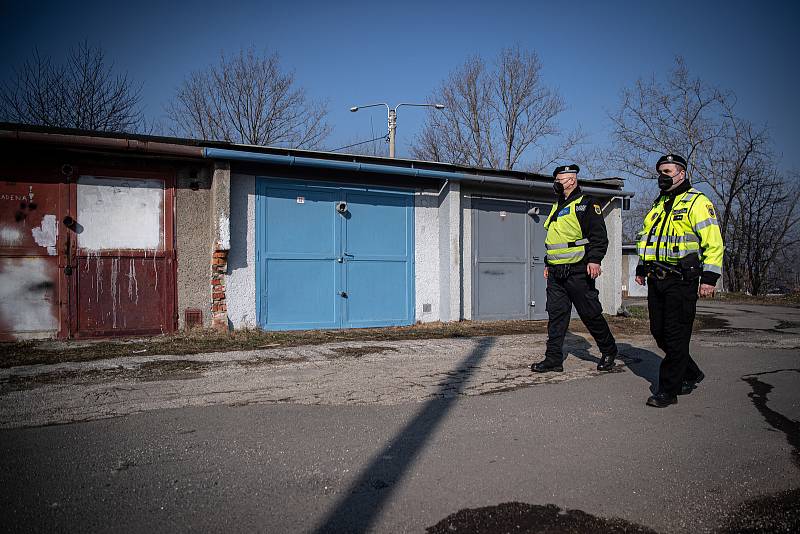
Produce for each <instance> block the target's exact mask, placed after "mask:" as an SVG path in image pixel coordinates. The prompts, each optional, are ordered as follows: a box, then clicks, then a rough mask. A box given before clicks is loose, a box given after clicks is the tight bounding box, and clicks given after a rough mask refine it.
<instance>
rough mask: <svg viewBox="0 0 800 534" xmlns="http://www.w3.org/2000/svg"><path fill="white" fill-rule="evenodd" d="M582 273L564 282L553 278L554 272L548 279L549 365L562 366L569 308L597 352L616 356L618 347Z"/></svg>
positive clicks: (590, 281) (590, 283)
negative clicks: (581, 323) (589, 335)
mask: <svg viewBox="0 0 800 534" xmlns="http://www.w3.org/2000/svg"><path fill="white" fill-rule="evenodd" d="M585 269H586V267H585V266H584V267H583V270H582V271H576V272H572V273H570V274H569V276H567V278H559V279H557V278H555V276H553V272H552V271H553V269H552V268H551V269H550V271H551V272H550V275H549V276H548V277H547V315H548V317H549V321H548V323H547V350H546V351H545V354H544V357H545V362H546V363H547V364H548V365H561V363H562V362H563V361H564V353H563V346H564V336H565V335H566V333H567V327H568V326H569V319H570V314H571V313H572V305H573V304H574V305H575V309H576V310H578V315H579V316H580V318H581V321H583V324H585V325H586V328H587V329H588V330H589V333H590V334H592V337H594V340H595V342H596V343H597V346H598V347H599V348H600V352H601V353H603V354H604V355H612V356H614V357H616V356H617V343H616V341H615V340H614V336H613V335H612V334H611V330H609V328H608V323H607V322H606V320H605V318H604V317H603V307H602V306H601V305H600V299H599V298H598V296H599V292H598V291H597V288H595V283H594V280H593V279H592V278H591V277H590V276H589V275H588V274H586V270H585Z"/></svg>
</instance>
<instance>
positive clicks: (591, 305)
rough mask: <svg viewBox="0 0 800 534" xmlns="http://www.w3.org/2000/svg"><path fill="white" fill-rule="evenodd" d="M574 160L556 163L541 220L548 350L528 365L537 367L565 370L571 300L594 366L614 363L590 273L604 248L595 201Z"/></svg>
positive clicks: (605, 241) (613, 347) (594, 273)
mask: <svg viewBox="0 0 800 534" xmlns="http://www.w3.org/2000/svg"><path fill="white" fill-rule="evenodd" d="M579 170H580V168H579V167H578V166H577V165H564V166H561V167H556V169H555V171H553V177H554V178H555V182H554V183H553V189H554V190H555V192H556V195H558V201H557V202H556V203H555V204H553V207H552V209H551V210H550V215H548V217H547V219H546V220H545V222H544V227H545V228H546V229H547V237H546V238H545V248H546V249H547V255H546V259H545V263H546V266H545V268H544V277H545V278H547V315H548V318H549V321H548V324H547V350H546V352H545V357H544V360H543V361H541V362H539V363H535V364H533V365H531V370H532V371H534V372H537V373H546V372H562V371H563V370H564V367H563V361H564V353H563V345H564V336H565V335H566V333H567V327H568V326H569V320H570V314H571V312H572V305H573V304H574V305H575V309H576V310H578V315H579V316H580V318H581V320H582V321H583V324H585V325H586V328H587V329H588V330H589V333H591V334H592V336H593V337H594V340H595V341H596V342H597V346H598V347H599V348H600V352H601V354H602V357H601V359H600V362H599V363H598V364H597V369H598V370H599V371H608V370H610V369H611V368H613V367H614V359H615V358H616V357H617V354H618V353H617V344H616V342H615V341H614V336H613V335H612V334H611V330H609V328H608V323H607V322H606V320H605V318H604V317H603V308H602V306H601V305H600V300H599V298H598V291H597V289H596V288H595V279H596V278H597V277H598V276H600V262H601V261H602V260H603V257H604V256H605V255H606V250H607V249H608V236H607V234H606V225H605V221H604V220H603V212H602V209H601V208H600V203H599V202H598V201H597V200H596V199H594V198H592V197H590V196H588V195H584V194H583V193H582V192H581V188H580V187H579V186H578V171H579Z"/></svg>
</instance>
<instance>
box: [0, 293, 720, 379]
mask: <svg viewBox="0 0 800 534" xmlns="http://www.w3.org/2000/svg"><path fill="white" fill-rule="evenodd" d="M627 311H628V315H629V316H627V317H626V316H621V315H618V316H607V317H606V319H607V320H608V323H609V326H610V327H611V330H612V332H613V333H614V335H615V336H626V335H627V336H630V335H640V334H644V335H647V334H648V333H649V322H648V320H647V308H646V306H639V305H634V306H629V307H628V309H627ZM718 323H719V320H717V319H714V318H713V317H711V316H698V318H697V321H696V322H695V329H702V328H714V327H720V326H724V325H722V324H718ZM570 331H572V332H582V333H585V332H586V328H585V327H584V326H583V323H581V321H580V320H577V319H576V320H573V321H572V322H571V323H570ZM545 333H547V321H491V322H478V321H461V322H458V323H440V322H436V323H425V324H417V325H413V326H406V327H391V328H366V329H357V330H305V331H292V332H267V331H263V330H237V331H234V332H230V333H219V332H215V331H211V330H199V329H196V330H191V331H184V332H180V333H178V334H174V335H167V336H155V337H151V338H135V339H114V340H81V341H54V340H45V341H21V342H14V343H2V344H0V368H9V367H16V366H19V365H33V364H53V363H62V362H85V361H94V360H102V359H108V358H119V357H125V356H142V355H155V354H158V355H190V354H199V353H208V352H230V351H243V350H259V349H271V348H284V347H295V346H299V345H318V344H323V343H331V342H338V341H372V342H378V343H379V342H381V341H401V340H414V339H443V338H445V339H447V338H472V337H482V336H502V335H518V334H545ZM350 356H352V355H350Z"/></svg>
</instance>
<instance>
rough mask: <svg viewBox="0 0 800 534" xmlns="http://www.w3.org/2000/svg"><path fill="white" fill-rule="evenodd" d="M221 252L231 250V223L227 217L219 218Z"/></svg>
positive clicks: (221, 216)
mask: <svg viewBox="0 0 800 534" xmlns="http://www.w3.org/2000/svg"><path fill="white" fill-rule="evenodd" d="M218 243H219V250H230V249H231V223H230V220H229V219H228V217H226V216H225V215H220V216H219V240H218Z"/></svg>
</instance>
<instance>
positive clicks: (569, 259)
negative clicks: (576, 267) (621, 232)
mask: <svg viewBox="0 0 800 534" xmlns="http://www.w3.org/2000/svg"><path fill="white" fill-rule="evenodd" d="M581 200H583V195H579V196H578V197H577V198H576V199H575V200H573V201H571V202H570V203H569V204H566V205H564V206H562V207H561V209H559V210H558V213H556V209H557V208H558V203H556V204H553V207H552V208H550V215H548V216H547V219H546V220H545V221H544V227H545V228H546V229H547V237H546V238H545V240H544V245H545V248H546V249H547V263H548V264H549V265H564V264H567V263H578V262H579V261H581V260H582V259H583V256H584V255H585V254H586V244H587V243H589V240H588V239H585V238H584V237H583V230H582V229H581V223H580V220H578V213H577V207H578V204H579V203H580V201H581Z"/></svg>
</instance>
